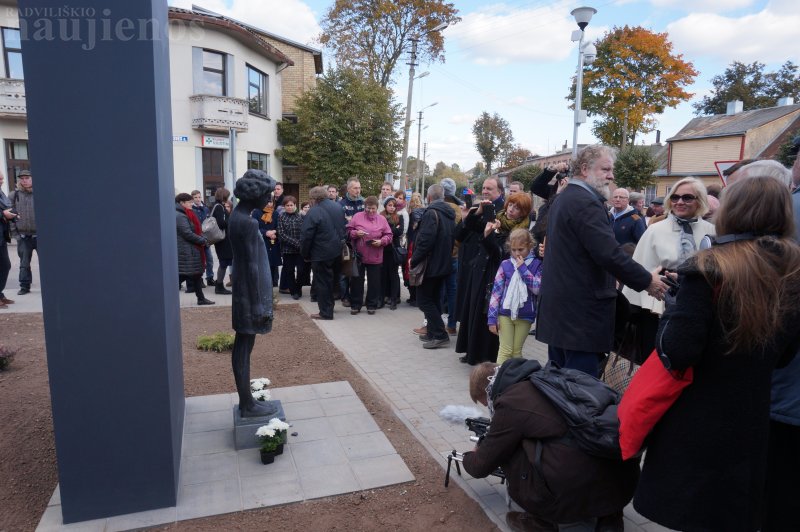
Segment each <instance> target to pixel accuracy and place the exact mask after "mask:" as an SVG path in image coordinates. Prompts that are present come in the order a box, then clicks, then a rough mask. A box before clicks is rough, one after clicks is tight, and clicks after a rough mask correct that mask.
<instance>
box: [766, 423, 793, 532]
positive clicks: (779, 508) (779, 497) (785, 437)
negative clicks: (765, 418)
mask: <svg viewBox="0 0 800 532" xmlns="http://www.w3.org/2000/svg"><path fill="white" fill-rule="evenodd" d="M798 450H800V426H797V425H789V424H788V423H781V422H779V421H775V420H771V421H770V422H769V452H768V454H767V483H766V484H767V488H766V490H765V499H766V500H765V501H764V522H763V523H762V527H761V530H762V531H763V532H780V531H783V530H800V514H798V513H797V509H796V507H795V504H797V501H798V500H800V484H798V482H797V472H798V471H800V454H798Z"/></svg>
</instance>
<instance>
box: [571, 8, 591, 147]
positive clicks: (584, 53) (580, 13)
mask: <svg viewBox="0 0 800 532" xmlns="http://www.w3.org/2000/svg"><path fill="white" fill-rule="evenodd" d="M595 13H597V10H596V9H595V8H593V7H579V8H576V9H573V10H572V11H571V12H570V15H572V16H573V17H575V22H577V23H578V27H579V28H580V29H579V30H576V31H573V32H572V40H573V41H579V42H578V76H577V80H576V83H575V120H574V122H575V127H574V129H573V132H572V157H573V158H574V157H576V156H577V155H578V127H579V126H580V125H581V124H583V123H584V122H586V111H584V110H583V109H581V103H582V100H583V66H584V64H590V63H591V62H592V61H593V60H594V54H596V51H595V48H594V45H593V44H591V43H587V44H586V46H584V43H583V37H584V30H585V29H586V26H588V25H589V21H590V20H592V15H594V14H595ZM590 47H591V48H590ZM590 58H591V59H590Z"/></svg>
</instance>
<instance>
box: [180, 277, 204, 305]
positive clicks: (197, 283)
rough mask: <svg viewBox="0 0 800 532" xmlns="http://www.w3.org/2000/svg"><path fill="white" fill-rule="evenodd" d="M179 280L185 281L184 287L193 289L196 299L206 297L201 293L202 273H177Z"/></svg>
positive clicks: (199, 299) (200, 299)
mask: <svg viewBox="0 0 800 532" xmlns="http://www.w3.org/2000/svg"><path fill="white" fill-rule="evenodd" d="M178 280H179V281H180V282H183V281H186V289H187V290H189V289H194V295H195V296H197V301H202V300H204V299H205V298H206V296H205V295H204V294H203V274H202V273H198V274H197V275H179V276H178Z"/></svg>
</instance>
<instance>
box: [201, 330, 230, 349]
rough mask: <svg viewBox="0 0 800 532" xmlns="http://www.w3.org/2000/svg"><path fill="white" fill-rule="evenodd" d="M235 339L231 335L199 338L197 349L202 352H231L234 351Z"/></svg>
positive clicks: (220, 334) (218, 334) (221, 334)
mask: <svg viewBox="0 0 800 532" xmlns="http://www.w3.org/2000/svg"><path fill="white" fill-rule="evenodd" d="M234 338H235V336H234V335H233V334H229V333H217V334H211V335H208V336H200V337H198V338H197V349H200V350H201V351H216V352H217V353H222V352H223V351H230V350H232V349H233V340H234Z"/></svg>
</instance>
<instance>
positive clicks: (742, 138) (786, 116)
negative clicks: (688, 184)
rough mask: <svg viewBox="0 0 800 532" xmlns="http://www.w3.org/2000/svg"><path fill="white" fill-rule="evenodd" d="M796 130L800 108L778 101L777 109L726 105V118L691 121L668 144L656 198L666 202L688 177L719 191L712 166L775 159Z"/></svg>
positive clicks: (737, 104)
mask: <svg viewBox="0 0 800 532" xmlns="http://www.w3.org/2000/svg"><path fill="white" fill-rule="evenodd" d="M798 128H800V104H795V103H794V102H793V101H792V99H791V98H782V99H781V100H780V101H779V102H778V105H777V106H775V107H768V108H765V109H753V110H750V111H743V110H742V102H740V101H736V102H730V103H729V104H728V109H727V113H726V114H724V115H712V116H699V117H697V118H693V119H692V120H690V121H689V123H687V124H686V125H685V126H684V127H683V129H681V130H680V131H679V132H678V133H677V134H676V135H675V136H674V137H672V138H669V139H667V146H668V151H667V161H666V166H665V167H663V168H661V169H660V170H659V171H657V172H656V177H657V183H658V184H657V194H656V195H658V196H666V195H668V194H669V192H670V189H671V188H672V185H673V184H675V183H676V182H677V181H678V180H679V179H682V178H683V177H686V176H693V177H697V178H699V179H700V180H701V181H703V183H704V184H705V185H706V186H708V185H711V184H715V185H722V181H721V179H720V177H719V174H718V172H717V166H716V165H715V163H722V162H726V161H728V162H730V161H740V160H742V159H759V158H771V157H774V156H775V154H776V153H777V151H778V148H779V147H780V144H781V143H782V142H785V141H786V140H788V138H789V136H790V135H791V134H792V132H793V131H796V130H797V129H798Z"/></svg>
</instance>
